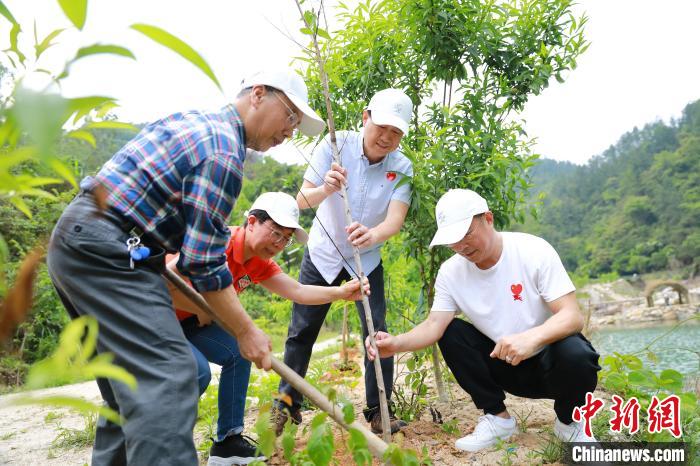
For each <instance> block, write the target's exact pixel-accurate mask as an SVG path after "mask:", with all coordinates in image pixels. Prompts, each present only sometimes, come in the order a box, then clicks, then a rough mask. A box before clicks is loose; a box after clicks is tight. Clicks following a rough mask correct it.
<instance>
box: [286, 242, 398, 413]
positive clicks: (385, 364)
mask: <svg viewBox="0 0 700 466" xmlns="http://www.w3.org/2000/svg"><path fill="white" fill-rule="evenodd" d="M351 278H352V277H350V274H349V273H348V272H347V271H346V270H345V269H343V270H342V271H341V272H340V274H338V276H337V277H336V278H335V280H333V283H331V284H330V285H328V283H326V280H325V279H324V278H323V276H321V274H320V273H319V271H318V270H317V269H316V266H315V265H314V264H313V262H312V261H311V257H310V256H309V250H308V249H307V250H306V251H304V259H303V260H302V261H301V270H300V271H299V282H300V283H302V284H304V285H317V286H338V285H340V284H341V283H342V282H343V281H345V280H349V279H351ZM367 279H368V280H369V286H370V295H369V304H370V307H371V308H372V323H373V325H374V329H375V330H382V331H386V300H385V299H384V267H383V266H382V264H381V263H380V264H379V265H378V266H377V268H376V269H374V270H373V271H372V272H371V273H370V274H369V275H367ZM330 306H331V305H330V304H320V305H307V304H298V303H294V306H293V307H292V322H291V323H290V324H289V329H288V331H287V342H286V344H285V347H284V363H285V364H286V365H288V366H289V367H291V368H292V369H293V370H294V372H296V373H297V374H299V375H301V376H302V377H304V376H305V375H306V370H307V369H308V368H309V360H310V359H311V350H312V348H313V345H314V343H315V342H316V338H318V333H319V332H320V330H321V326H322V325H323V321H324V320H325V319H326V314H328V309H329V308H330ZM355 306H356V307H357V312H358V314H359V316H360V322H361V324H362V346H363V348H364V340H365V338H367V335H368V332H367V323H366V321H365V311H364V308H363V306H362V301H357V302H356V303H355ZM381 365H382V375H383V376H384V388H385V389H386V393H387V397H388V398H391V392H392V389H393V381H394V358H384V359H382V360H381ZM279 392H280V393H285V394H287V395H289V396H290V397H291V398H292V409H293V410H297V409H299V407H300V406H301V401H302V395H301V393H299V392H298V391H296V390H295V389H294V388H293V387H292V386H291V385H289V384H288V383H287V382H286V381H284V380H282V381H281V382H280V386H279ZM365 395H366V397H367V409H366V410H365V412H364V414H365V418H367V419H368V420H369V418H370V417H371V416H372V415H373V414H374V412H376V411H377V410H378V409H379V391H378V389H377V376H376V372H375V370H374V363H373V362H371V361H370V360H369V359H367V355H366V354H365Z"/></svg>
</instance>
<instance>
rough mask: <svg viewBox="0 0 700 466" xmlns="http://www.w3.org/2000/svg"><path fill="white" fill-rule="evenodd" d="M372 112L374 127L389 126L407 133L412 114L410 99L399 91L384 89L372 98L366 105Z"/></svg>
mask: <svg viewBox="0 0 700 466" xmlns="http://www.w3.org/2000/svg"><path fill="white" fill-rule="evenodd" d="M367 110H369V111H371V112H372V115H371V118H372V122H374V124H376V125H390V126H393V127H394V128H398V129H400V130H401V132H402V133H403V134H406V133H408V127H409V125H410V124H411V115H412V113H413V102H411V98H410V97H408V96H407V95H406V94H404V92H403V91H401V90H399V89H384V90H383V91H379V92H377V93H376V94H374V95H373V96H372V98H371V99H370V101H369V105H367Z"/></svg>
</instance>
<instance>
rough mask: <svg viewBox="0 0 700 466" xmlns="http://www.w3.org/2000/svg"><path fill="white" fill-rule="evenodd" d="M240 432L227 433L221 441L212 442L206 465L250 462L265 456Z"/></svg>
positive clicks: (230, 465)
mask: <svg viewBox="0 0 700 466" xmlns="http://www.w3.org/2000/svg"><path fill="white" fill-rule="evenodd" d="M251 440H253V439H251V438H250V437H246V436H243V435H241V434H237V435H229V436H228V437H226V438H225V439H224V440H223V441H221V442H214V445H212V446H211V450H209V461H208V462H207V465H208V466H232V465H234V464H235V465H239V464H250V463H252V462H253V461H255V460H259V461H265V460H266V459H267V458H265V456H264V455H263V454H262V453H259V452H258V451H257V450H258V448H257V446H256V445H255V441H254V440H253V442H251Z"/></svg>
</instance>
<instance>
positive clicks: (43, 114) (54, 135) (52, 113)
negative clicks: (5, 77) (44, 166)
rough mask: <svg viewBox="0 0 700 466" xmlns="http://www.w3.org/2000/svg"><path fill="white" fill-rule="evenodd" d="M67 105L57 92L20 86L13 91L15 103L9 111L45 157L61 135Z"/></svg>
mask: <svg viewBox="0 0 700 466" xmlns="http://www.w3.org/2000/svg"><path fill="white" fill-rule="evenodd" d="M67 107H68V104H67V101H66V99H64V98H63V97H61V96H59V95H57V94H45V93H40V92H35V91H32V90H29V89H26V88H24V87H20V88H19V89H17V90H16V92H15V105H14V106H13V107H12V109H11V113H12V115H13V116H14V117H15V121H16V122H17V123H18V125H19V127H20V128H21V129H22V130H24V131H26V132H27V134H28V135H29V137H30V139H31V140H32V141H33V142H34V143H35V144H36V145H37V147H38V149H39V155H40V156H42V157H46V156H48V155H50V154H51V152H52V148H53V145H54V143H55V142H56V140H57V139H58V138H59V136H60V135H61V127H62V126H63V123H64V122H65V117H64V115H65V112H66V109H67Z"/></svg>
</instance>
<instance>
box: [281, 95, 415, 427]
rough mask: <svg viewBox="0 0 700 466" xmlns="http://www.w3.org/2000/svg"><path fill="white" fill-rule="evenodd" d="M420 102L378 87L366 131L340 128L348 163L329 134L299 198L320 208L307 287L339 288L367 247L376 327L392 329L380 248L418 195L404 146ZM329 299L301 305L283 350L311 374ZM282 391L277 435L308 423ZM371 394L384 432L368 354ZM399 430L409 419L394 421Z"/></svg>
mask: <svg viewBox="0 0 700 466" xmlns="http://www.w3.org/2000/svg"><path fill="white" fill-rule="evenodd" d="M412 109H413V103H412V102H411V99H410V98H409V97H408V96H407V95H406V94H404V93H403V92H402V91H400V90H398V89H384V90H382V91H379V92H377V93H376V94H375V95H374V96H373V97H372V99H371V100H370V102H369V105H368V106H367V109H366V110H365V111H364V112H363V114H362V123H363V128H362V130H360V131H359V132H358V131H340V132H338V133H337V135H336V138H337V144H338V150H339V151H340V158H341V163H342V167H341V166H339V165H338V164H336V163H335V162H334V161H333V154H332V150H331V145H330V139H329V138H328V137H326V139H324V140H323V141H322V142H321V144H319V146H318V147H317V148H316V150H314V153H313V155H312V158H311V161H310V163H309V168H308V169H307V170H306V173H305V174H304V183H303V185H302V187H301V190H300V192H299V194H298V195H297V202H298V204H299V207H300V208H302V209H306V208H309V207H316V206H319V207H318V210H317V212H316V218H315V219H314V223H313V226H312V227H311V232H310V234H309V242H308V244H307V248H306V251H305V253H304V259H303V260H302V263H301V270H300V272H299V282H300V283H302V284H305V285H321V286H337V285H338V284H340V283H341V282H343V281H345V280H348V279H350V278H354V277H355V275H356V271H355V270H354V268H355V263H354V260H353V252H352V247H353V245H354V246H357V247H359V248H360V259H361V261H362V270H363V272H364V273H365V274H366V275H367V278H368V279H369V284H370V289H371V290H372V292H371V295H370V296H369V303H370V307H371V309H372V318H373V323H374V328H375V329H377V330H386V322H385V314H386V301H385V298H384V271H383V268H382V263H381V256H380V248H381V246H382V244H383V243H384V242H385V241H386V240H387V239H389V238H390V237H391V236H393V235H395V234H397V233H398V232H399V230H400V229H401V226H402V225H403V222H404V219H405V218H406V213H407V212H408V207H409V203H410V199H411V189H410V184H409V183H402V184H401V185H399V183H400V182H401V180H402V179H403V178H404V177H410V176H412V175H413V168H412V165H411V162H410V161H409V160H408V159H407V158H406V157H405V156H404V155H403V154H402V153H401V151H399V150H398V147H399V143H400V142H401V138H402V137H403V135H404V134H406V133H407V132H408V128H409V124H410V121H411V115H412ZM341 184H346V187H347V191H346V192H347V196H348V200H349V204H350V211H351V215H352V218H353V220H354V222H353V223H352V224H351V225H349V226H347V227H346V225H345V211H344V202H343V199H342V198H341V197H340V193H339V192H338V191H339V190H340V186H341ZM356 304H357V310H358V312H359V314H360V322H361V323H362V331H363V335H364V336H365V337H366V336H367V327H366V323H365V318H364V311H363V307H362V302H361V301H358V302H357V303H356ZM329 306H330V305H329V304H323V305H315V306H310V305H302V304H297V303H295V304H294V307H293V311H292V321H291V323H290V325H289V330H288V334H287V342H286V345H285V351H284V362H285V364H287V365H288V366H289V367H291V368H292V369H294V370H295V371H296V372H297V373H298V374H300V375H301V376H304V375H305V374H306V370H307V369H308V366H309V359H310V357H311V349H312V347H313V344H314V342H315V341H316V338H317V337H318V333H319V330H320V329H321V325H322V324H323V321H324V319H325V318H326V314H327V312H328V308H329ZM381 367H382V373H383V378H384V387H385V389H386V393H387V396H388V397H390V396H391V392H392V386H393V379H394V374H393V373H394V360H393V358H387V359H383V360H382V361H381ZM279 391H280V393H283V394H287V395H289V396H290V397H291V401H292V405H291V406H287V405H285V404H283V403H282V402H279V404H278V406H277V408H278V409H277V410H276V416H275V423H276V427H277V432H278V434H279V433H280V432H281V430H282V428H283V427H284V423H285V422H286V421H287V419H288V418H290V417H291V419H292V421H293V422H295V423H298V422H300V421H301V414H300V413H299V408H300V407H301V402H302V396H301V394H300V393H299V392H297V391H296V390H294V389H293V388H292V387H291V386H290V385H289V384H288V383H287V382H285V381H282V382H281V383H280V387H279ZM365 393H366V397H367V409H365V411H364V414H365V418H366V419H367V421H368V422H369V423H370V426H371V428H372V430H373V431H375V433H379V432H381V416H380V415H379V393H378V390H377V379H376V375H375V370H374V365H373V364H372V363H371V362H369V361H368V360H367V358H365ZM390 424H391V430H392V432H395V431H398V430H399V429H400V428H401V427H402V426H403V425H405V424H404V423H403V422H402V421H399V420H396V419H395V418H394V417H393V416H392V419H391V422H390Z"/></svg>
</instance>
